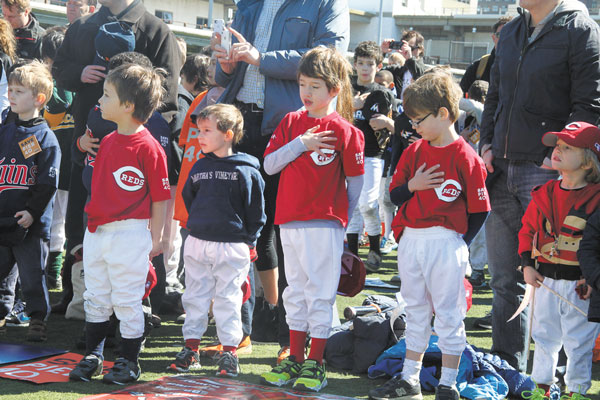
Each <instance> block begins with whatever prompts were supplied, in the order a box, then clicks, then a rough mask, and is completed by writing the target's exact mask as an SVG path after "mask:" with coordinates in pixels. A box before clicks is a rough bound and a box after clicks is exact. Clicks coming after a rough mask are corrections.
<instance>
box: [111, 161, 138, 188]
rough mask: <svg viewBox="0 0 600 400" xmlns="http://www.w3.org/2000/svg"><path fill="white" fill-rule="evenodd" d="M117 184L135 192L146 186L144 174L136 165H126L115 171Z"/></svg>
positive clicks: (114, 175)
mask: <svg viewBox="0 0 600 400" xmlns="http://www.w3.org/2000/svg"><path fill="white" fill-rule="evenodd" d="M113 177H114V178H115V182H116V183H117V186H119V187H120V188H121V189H123V190H126V191H128V192H135V191H136V190H140V189H141V188H142V187H143V186H144V182H145V179H144V174H143V173H142V171H140V170H139V169H137V168H135V167H131V166H125V167H121V168H119V169H118V170H116V171H115V172H113Z"/></svg>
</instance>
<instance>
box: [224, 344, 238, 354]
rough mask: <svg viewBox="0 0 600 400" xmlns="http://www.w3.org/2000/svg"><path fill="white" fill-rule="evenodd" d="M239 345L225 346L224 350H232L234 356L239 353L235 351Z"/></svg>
mask: <svg viewBox="0 0 600 400" xmlns="http://www.w3.org/2000/svg"><path fill="white" fill-rule="evenodd" d="M236 348H237V346H223V352H224V353H226V352H228V351H229V352H231V353H232V354H233V355H234V356H235V355H237V353H236V352H235V350H236Z"/></svg>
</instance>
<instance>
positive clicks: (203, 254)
mask: <svg viewBox="0 0 600 400" xmlns="http://www.w3.org/2000/svg"><path fill="white" fill-rule="evenodd" d="M183 260H184V263H185V287H186V289H185V292H184V293H183V296H182V298H181V300H182V302H183V308H184V309H185V312H186V318H185V323H184V324H183V338H184V339H201V338H202V336H203V335H204V332H205V331H206V327H207V326H208V310H209V308H210V302H211V300H212V299H213V298H214V299H215V303H214V305H213V314H214V316H215V322H216V325H217V336H218V337H219V341H220V342H221V344H222V345H223V346H236V347H237V346H238V345H239V344H240V342H241V341H242V338H243V335H244V334H243V332H242V300H243V295H242V283H243V282H244V281H245V280H246V276H248V271H249V270H250V250H249V248H248V245H247V244H246V243H220V242H210V241H206V240H200V239H197V238H195V237H193V236H192V235H189V236H188V237H187V239H186V240H185V247H184V249H183Z"/></svg>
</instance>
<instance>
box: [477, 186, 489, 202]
mask: <svg viewBox="0 0 600 400" xmlns="http://www.w3.org/2000/svg"><path fill="white" fill-rule="evenodd" d="M477 196H478V197H479V200H482V201H485V199H487V190H486V189H485V188H484V187H483V188H479V189H477Z"/></svg>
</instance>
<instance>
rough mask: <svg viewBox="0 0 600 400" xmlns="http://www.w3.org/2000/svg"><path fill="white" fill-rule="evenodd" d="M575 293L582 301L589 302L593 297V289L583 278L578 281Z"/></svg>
mask: <svg viewBox="0 0 600 400" xmlns="http://www.w3.org/2000/svg"><path fill="white" fill-rule="evenodd" d="M575 291H576V292H577V295H578V296H579V298H580V299H581V300H587V299H589V298H590V296H591V295H592V287H591V286H590V285H588V284H586V282H585V279H583V278H582V279H580V280H578V281H577V286H576V287H575Z"/></svg>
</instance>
